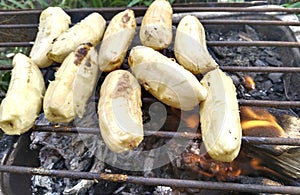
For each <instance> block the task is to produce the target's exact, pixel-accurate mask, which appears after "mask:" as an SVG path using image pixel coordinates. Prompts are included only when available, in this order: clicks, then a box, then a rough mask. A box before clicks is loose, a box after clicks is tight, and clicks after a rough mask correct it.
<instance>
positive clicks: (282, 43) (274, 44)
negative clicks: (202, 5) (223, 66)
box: [206, 41, 300, 47]
mask: <svg viewBox="0 0 300 195" xmlns="http://www.w3.org/2000/svg"><path fill="white" fill-rule="evenodd" d="M206 43H207V45H209V46H227V47H234V46H247V47H249V46H256V47H300V42H289V41H207V42H206Z"/></svg>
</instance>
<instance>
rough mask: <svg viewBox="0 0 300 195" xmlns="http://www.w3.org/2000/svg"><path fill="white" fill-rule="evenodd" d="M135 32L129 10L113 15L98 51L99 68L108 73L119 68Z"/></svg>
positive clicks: (134, 22)
mask: <svg viewBox="0 0 300 195" xmlns="http://www.w3.org/2000/svg"><path fill="white" fill-rule="evenodd" d="M135 30H136V20H135V16H134V12H133V11H132V10H130V9H127V10H125V11H122V12H120V13H118V14H117V15H115V16H114V17H113V18H112V20H111V21H110V23H109V25H108V27H107V29H106V31H105V33H104V36H103V40H102V42H101V47H100V50H99V57H98V62H99V68H100V70H101V71H104V72H109V71H112V70H115V69H118V68H120V66H121V65H122V63H123V61H124V59H125V56H126V54H127V50H128V47H129V46H130V44H131V42H132V40H133V38H134V35H135Z"/></svg>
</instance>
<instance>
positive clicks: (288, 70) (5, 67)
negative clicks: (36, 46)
mask: <svg viewBox="0 0 300 195" xmlns="http://www.w3.org/2000/svg"><path fill="white" fill-rule="evenodd" d="M12 68H13V67H12V65H0V70H11V69H12ZM220 68H221V69H222V70H223V71H226V72H270V73H273V72H281V73H296V72H300V67H288V66H285V67H270V66H268V67H262V66H220Z"/></svg>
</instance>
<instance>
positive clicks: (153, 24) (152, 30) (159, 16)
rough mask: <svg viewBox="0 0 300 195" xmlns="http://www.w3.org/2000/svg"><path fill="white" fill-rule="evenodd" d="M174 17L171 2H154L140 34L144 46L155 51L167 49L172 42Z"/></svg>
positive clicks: (158, 0)
mask: <svg viewBox="0 0 300 195" xmlns="http://www.w3.org/2000/svg"><path fill="white" fill-rule="evenodd" d="M172 16H173V10H172V7H171V5H170V3H169V1H167V0H155V1H153V2H152V4H151V5H150V6H149V7H148V9H147V11H146V13H145V15H144V17H143V20H142V24H141V29H140V33H139V36H140V40H141V43H142V45H144V46H148V47H151V48H153V49H155V50H161V49H165V48H167V47H168V46H169V45H170V44H171V42H172Z"/></svg>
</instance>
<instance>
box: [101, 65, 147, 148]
mask: <svg viewBox="0 0 300 195" xmlns="http://www.w3.org/2000/svg"><path fill="white" fill-rule="evenodd" d="M141 106H142V101H141V87H140V85H139V83H138V81H137V80H136V79H135V77H134V76H133V75H132V74H131V73H130V72H128V71H125V70H115V71H112V72H110V73H109V74H108V76H107V77H106V78H105V80H104V82H103V84H102V86H101V90H100V99H99V104H98V116H99V125H100V130H101V135H102V138H103V140H104V142H105V143H106V145H107V146H108V147H109V148H110V149H111V150H112V151H114V152H117V153H120V152H125V151H128V150H131V149H134V148H136V147H137V146H138V145H139V144H140V143H141V141H142V140H143V136H144V132H143V121H142V110H141Z"/></svg>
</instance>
